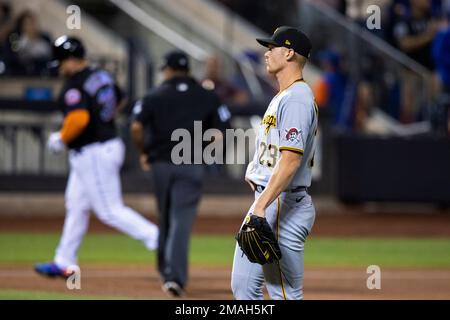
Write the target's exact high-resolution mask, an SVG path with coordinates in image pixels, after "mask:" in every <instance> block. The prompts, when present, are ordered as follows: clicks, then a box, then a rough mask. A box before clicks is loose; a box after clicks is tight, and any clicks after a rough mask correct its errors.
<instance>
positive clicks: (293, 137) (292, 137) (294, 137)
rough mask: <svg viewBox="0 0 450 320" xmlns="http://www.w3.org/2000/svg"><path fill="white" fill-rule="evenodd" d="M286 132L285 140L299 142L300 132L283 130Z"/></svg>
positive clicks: (294, 129) (291, 129)
mask: <svg viewBox="0 0 450 320" xmlns="http://www.w3.org/2000/svg"><path fill="white" fill-rule="evenodd" d="M284 131H285V132H286V136H285V137H284V138H285V140H287V141H290V142H296V141H299V138H300V137H299V135H300V132H301V130H299V129H297V128H290V129H285V130H284Z"/></svg>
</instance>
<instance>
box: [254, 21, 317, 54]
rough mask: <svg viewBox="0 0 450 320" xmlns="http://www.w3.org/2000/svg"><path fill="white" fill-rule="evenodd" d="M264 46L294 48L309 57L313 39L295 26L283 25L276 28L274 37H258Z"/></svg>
mask: <svg viewBox="0 0 450 320" xmlns="http://www.w3.org/2000/svg"><path fill="white" fill-rule="evenodd" d="M256 41H258V43H259V44H261V45H263V46H264V47H268V46H269V45H273V46H274V47H286V48H289V49H293V50H294V51H295V52H296V53H298V54H299V55H301V56H304V57H305V58H309V54H310V52H311V41H310V40H309V38H308V36H307V35H306V34H304V33H303V32H301V31H300V30H299V29H297V28H294V27H288V26H282V27H279V28H277V29H276V30H275V32H274V33H273V35H272V37H270V38H267V39H256Z"/></svg>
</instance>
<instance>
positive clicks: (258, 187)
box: [255, 185, 308, 193]
mask: <svg viewBox="0 0 450 320" xmlns="http://www.w3.org/2000/svg"><path fill="white" fill-rule="evenodd" d="M265 188H266V187H265V186H261V185H255V190H256V191H258V192H259V193H261V192H263V191H264V189H265ZM301 191H308V188H307V187H303V186H298V187H294V188H292V189H289V190H285V191H284V192H292V193H295V192H301Z"/></svg>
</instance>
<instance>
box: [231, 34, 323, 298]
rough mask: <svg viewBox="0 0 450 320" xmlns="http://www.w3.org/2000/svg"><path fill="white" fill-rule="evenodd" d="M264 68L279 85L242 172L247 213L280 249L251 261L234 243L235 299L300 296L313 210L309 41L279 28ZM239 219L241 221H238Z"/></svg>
mask: <svg viewBox="0 0 450 320" xmlns="http://www.w3.org/2000/svg"><path fill="white" fill-rule="evenodd" d="M257 41H258V42H259V43H260V44H261V45H263V46H265V47H267V48H268V51H267V52H266V53H265V61H266V68H267V71H268V72H269V73H270V74H273V75H275V77H276V78H277V81H278V84H279V86H280V91H279V93H278V94H277V95H276V96H275V97H274V98H273V99H272V101H271V102H270V104H269V107H268V108H267V111H266V113H265V115H264V118H263V120H262V122H261V125H260V127H259V129H258V132H257V134H256V150H255V155H254V157H253V161H252V162H251V163H250V164H249V166H248V168H247V172H246V177H245V178H246V181H247V182H249V184H250V185H251V186H252V189H253V190H254V191H255V201H254V203H253V205H252V206H251V207H250V210H249V212H248V214H247V216H248V215H252V214H253V215H257V216H261V217H266V219H267V221H268V223H269V224H270V225H271V227H272V230H273V231H274V233H275V236H276V237H277V240H278V243H279V245H280V248H281V252H282V259H281V260H280V261H279V263H276V262H274V263H271V264H266V265H264V266H262V265H259V264H256V263H251V262H250V261H249V260H248V258H247V257H246V256H245V255H243V254H242V251H241V249H240V248H239V246H238V245H236V250H235V255H234V261H233V270H232V280H231V287H232V290H233V295H234V297H235V298H236V299H246V300H256V299H263V292H262V288H263V285H264V284H265V285H266V287H267V291H268V293H269V295H270V297H271V298H272V299H297V300H298V299H303V273H304V268H303V254H304V253H303V252H304V244H305V240H306V237H307V236H308V234H309V233H310V231H311V228H312V226H313V224H314V218H315V209H314V205H313V203H312V200H311V197H310V196H309V195H308V192H307V188H308V187H309V186H310V185H311V176H312V167H313V166H314V150H315V135H316V133H317V121H318V110H317V105H316V103H315V100H314V96H313V93H312V91H311V89H310V88H309V86H308V85H307V84H306V83H305V82H304V81H303V75H302V70H303V67H304V65H305V63H306V61H307V59H308V57H309V53H310V50H311V43H310V41H309V39H308V37H307V36H306V35H305V34H304V33H302V32H301V31H300V30H298V29H296V28H292V27H286V26H283V27H280V28H278V29H277V30H275V32H274V34H273V35H272V37H271V38H269V39H257ZM244 221H245V219H244Z"/></svg>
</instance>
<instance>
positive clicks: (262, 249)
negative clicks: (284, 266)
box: [236, 215, 281, 265]
mask: <svg viewBox="0 0 450 320" xmlns="http://www.w3.org/2000/svg"><path fill="white" fill-rule="evenodd" d="M236 240H237V242H238V244H239V247H240V248H241V250H242V251H243V252H244V254H245V255H246V256H247V257H248V260H250V262H253V263H259V264H261V265H263V264H266V263H272V262H274V261H278V260H280V259H281V250H280V246H279V245H278V241H277V239H276V238H275V234H274V233H273V231H272V228H271V227H270V225H269V223H268V222H267V220H266V218H262V217H258V216H255V215H249V216H247V217H246V221H245V223H244V225H243V226H242V228H241V230H239V232H238V234H237V235H236Z"/></svg>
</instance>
